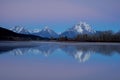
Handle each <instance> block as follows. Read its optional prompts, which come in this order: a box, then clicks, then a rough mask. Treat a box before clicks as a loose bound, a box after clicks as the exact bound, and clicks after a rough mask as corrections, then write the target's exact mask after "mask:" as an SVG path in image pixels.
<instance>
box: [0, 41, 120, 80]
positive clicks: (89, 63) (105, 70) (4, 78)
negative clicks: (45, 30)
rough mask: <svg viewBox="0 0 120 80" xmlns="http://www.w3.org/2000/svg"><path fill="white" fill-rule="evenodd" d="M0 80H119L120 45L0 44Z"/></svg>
mask: <svg viewBox="0 0 120 80" xmlns="http://www.w3.org/2000/svg"><path fill="white" fill-rule="evenodd" d="M0 80H120V44H118V43H114V44H112V43H56V42H0Z"/></svg>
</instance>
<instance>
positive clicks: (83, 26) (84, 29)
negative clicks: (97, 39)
mask: <svg viewBox="0 0 120 80" xmlns="http://www.w3.org/2000/svg"><path fill="white" fill-rule="evenodd" d="M95 32H96V31H94V30H93V29H92V28H91V27H90V26H89V25H88V24H87V23H85V22H80V23H79V24H76V25H75V26H73V27H72V28H69V29H68V30H66V31H65V32H63V33H61V34H60V36H61V37H65V36H66V37H68V38H75V37H76V36H77V35H78V34H89V35H90V34H93V33H95Z"/></svg>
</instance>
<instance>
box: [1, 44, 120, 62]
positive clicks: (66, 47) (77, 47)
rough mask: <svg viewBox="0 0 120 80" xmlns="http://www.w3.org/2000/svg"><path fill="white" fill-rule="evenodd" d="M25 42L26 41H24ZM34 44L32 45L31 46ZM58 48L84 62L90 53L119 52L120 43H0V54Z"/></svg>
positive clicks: (44, 52)
mask: <svg viewBox="0 0 120 80" xmlns="http://www.w3.org/2000/svg"><path fill="white" fill-rule="evenodd" d="M26 44H27V43H26ZM33 45H34V46H33ZM58 49H60V50H62V51H64V52H65V53H66V54H68V55H70V56H72V57H73V58H75V59H77V60H79V61H80V62H84V61H86V60H88V59H89V57H90V55H92V54H102V55H106V56H111V55H113V54H115V53H116V54H120V45H114V44H102V43H101V44H94V43H93V44H89V43H88V44H84V43H81V44H74V43H72V44H66V43H44V42H43V43H39V44H37V45H35V44H34V43H33V44H31V45H28V46H25V43H24V45H22V44H21V45H19V44H18V45H13V46H9V45H8V46H7V45H5V46H4V45H0V54H3V53H6V54H7V53H10V54H13V55H24V54H29V53H32V54H44V55H45V56H48V55H51V54H52V53H54V52H55V51H57V50H58Z"/></svg>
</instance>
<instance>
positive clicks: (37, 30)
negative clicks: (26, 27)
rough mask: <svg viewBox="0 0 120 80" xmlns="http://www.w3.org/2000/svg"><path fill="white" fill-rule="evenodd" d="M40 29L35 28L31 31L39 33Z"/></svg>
mask: <svg viewBox="0 0 120 80" xmlns="http://www.w3.org/2000/svg"><path fill="white" fill-rule="evenodd" d="M40 31H41V30H40V29H34V30H33V31H31V33H38V32H40Z"/></svg>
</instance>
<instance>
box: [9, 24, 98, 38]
mask: <svg viewBox="0 0 120 80" xmlns="http://www.w3.org/2000/svg"><path fill="white" fill-rule="evenodd" d="M10 30H12V31H13V32H16V33H22V34H32V35H36V36H40V37H44V38H58V37H68V38H75V37H76V36H77V35H78V34H89V35H91V34H94V33H96V31H95V30H93V29H92V28H91V26H89V25H88V24H87V23H85V22H80V23H78V24H76V25H74V26H73V27H71V28H69V29H67V30H66V31H64V32H61V34H58V33H56V32H55V31H54V30H52V29H50V28H49V27H45V28H43V29H36V30H33V31H29V30H27V29H25V28H24V27H21V26H15V27H13V28H11V29H10Z"/></svg>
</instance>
